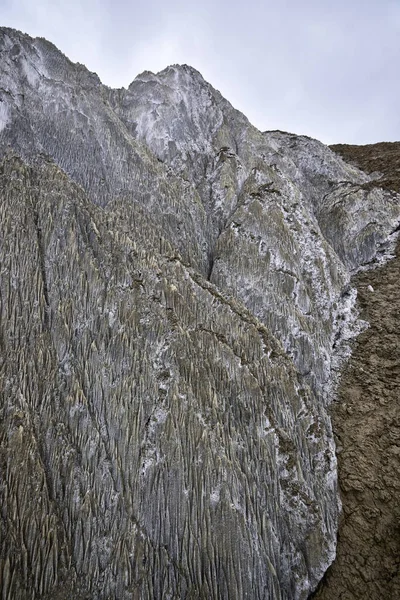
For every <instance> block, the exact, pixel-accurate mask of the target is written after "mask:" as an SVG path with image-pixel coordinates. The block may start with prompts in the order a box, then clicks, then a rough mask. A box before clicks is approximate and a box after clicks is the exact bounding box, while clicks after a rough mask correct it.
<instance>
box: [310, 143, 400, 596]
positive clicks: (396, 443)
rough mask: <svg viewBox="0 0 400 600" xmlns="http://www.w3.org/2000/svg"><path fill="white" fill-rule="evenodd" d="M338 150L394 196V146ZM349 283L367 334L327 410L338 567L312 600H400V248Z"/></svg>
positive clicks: (398, 154) (398, 149)
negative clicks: (336, 489)
mask: <svg viewBox="0 0 400 600" xmlns="http://www.w3.org/2000/svg"><path fill="white" fill-rule="evenodd" d="M337 148H338V147H337V146H336V147H333V149H334V150H336V151H337ZM340 148H341V149H342V148H345V150H346V151H343V155H344V157H345V158H346V159H347V160H349V159H351V162H353V163H354V164H358V166H361V167H363V168H364V170H365V171H376V170H380V171H381V172H385V178H386V181H389V180H392V181H395V182H397V183H396V185H393V187H392V189H393V188H394V189H396V190H397V189H398V190H399V191H400V186H399V187H398V188H397V187H396V186H397V184H399V183H400V177H397V171H398V169H399V166H400V143H396V144H376V145H374V146H364V147H351V146H347V147H343V146H342V147H340ZM352 148H353V151H352V150H351V149H352ZM354 148H355V150H354ZM385 156H386V158H385ZM385 160H386V165H384V162H385ZM349 161H350V160H349ZM377 165H379V169H378V168H375V167H376V166H377ZM383 167H384V168H383ZM391 169H392V170H391ZM353 284H354V285H356V287H357V289H358V302H359V308H360V310H361V315H362V318H364V319H365V320H366V321H368V322H369V323H370V327H369V328H368V329H367V330H366V331H365V332H364V333H363V334H361V335H360V336H359V337H358V339H357V340H356V342H355V343H354V348H353V355H352V357H351V359H350V361H349V363H348V365H347V367H346V369H345V370H344V373H343V375H342V379H341V384H340V391H339V398H338V400H337V401H335V402H334V404H333V407H332V422H333V428H334V432H335V436H336V443H337V455H338V473H339V485H340V490H341V497H342V503H343V513H342V518H341V523H340V526H339V534H338V546H337V557H336V560H335V562H334V563H333V565H332V566H331V568H330V569H329V570H328V572H327V574H326V576H325V578H324V580H323V581H322V583H321V585H320V587H319V589H318V590H317V592H316V593H315V594H314V595H313V598H318V599H319V600H358V599H360V600H361V599H362V600H399V599H400V244H399V245H398V248H397V256H396V258H395V259H394V260H392V261H390V262H389V263H387V264H386V265H385V266H384V267H381V268H379V269H376V270H373V271H368V272H365V273H362V274H360V275H358V276H357V278H356V279H355V281H354V282H353Z"/></svg>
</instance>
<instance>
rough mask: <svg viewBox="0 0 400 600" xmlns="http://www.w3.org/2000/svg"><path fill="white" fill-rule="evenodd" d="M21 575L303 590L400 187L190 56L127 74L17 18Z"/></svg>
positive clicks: (2, 460) (5, 262)
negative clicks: (342, 378)
mask: <svg viewBox="0 0 400 600" xmlns="http://www.w3.org/2000/svg"><path fill="white" fill-rule="evenodd" d="M0 53H1V60H0V100H1V102H0V151H1V155H2V156H3V162H2V165H1V179H0V194H1V203H0V222H1V232H2V235H1V247H0V255H1V279H0V294H1V296H0V300H1V302H0V310H1V321H0V323H1V330H0V344H1V356H2V367H1V379H0V381H1V389H2V395H1V398H2V404H1V409H0V410H1V420H0V423H1V425H0V468H1V470H2V477H1V481H2V484H1V486H0V498H1V506H2V507H3V508H2V511H3V512H2V515H3V518H2V521H1V526H0V527H1V529H0V581H1V582H2V583H1V586H2V594H3V597H4V598H6V599H8V598H18V599H19V598H21V599H25V598H28V597H29V598H52V599H56V600H57V599H61V598H70V597H75V598H77V600H81V599H82V600H83V599H84V598H96V599H97V598H98V599H106V598H117V599H121V600H124V599H128V598H138V599H139V598H140V599H149V600H150V599H153V598H207V599H208V598H215V599H217V598H221V599H222V598H226V599H227V598H229V599H238V600H239V599H242V598H259V599H265V598H270V599H276V600H278V599H279V600H284V599H287V600H289V599H290V600H292V599H303V598H307V596H308V594H309V593H310V591H312V590H313V589H314V588H315V587H316V585H317V583H318V581H319V580H320V578H321V577H322V575H323V573H324V572H325V570H326V568H327V567H328V566H329V564H330V563H331V562H332V560H333V558H334V555H335V545H336V531H337V520H338V512H339V508H340V506H339V505H340V502H339V498H338V492H337V477H336V457H335V453H334V443H333V439H332V430H331V423H330V419H329V415H328V412H327V405H328V404H329V402H330V400H331V399H332V394H333V387H332V385H333V381H334V380H335V377H336V374H337V369H338V367H339V366H340V360H341V359H342V358H343V356H345V355H346V354H347V353H348V348H347V345H346V343H347V340H348V338H349V337H351V335H354V334H355V332H357V331H358V330H359V329H360V328H361V327H362V323H360V322H358V321H357V314H356V313H355V311H354V308H353V305H354V300H355V293H354V291H352V290H351V289H350V288H349V281H350V275H351V273H353V272H354V271H356V270H357V269H360V268H363V267H364V266H366V265H368V264H370V263H372V262H373V261H374V260H377V259H378V258H377V257H379V256H382V257H385V256H386V255H388V254H390V245H388V240H389V238H390V235H391V234H392V232H394V230H395V229H396V228H397V226H398V223H399V221H400V204H399V197H398V196H397V195H395V194H391V193H390V192H383V191H381V190H377V189H371V188H370V187H369V186H368V183H369V181H370V179H369V177H368V176H367V175H365V174H364V173H362V172H361V171H358V170H357V169H356V168H354V167H350V166H349V165H346V164H345V163H344V162H343V161H342V160H341V159H340V158H338V157H337V156H336V155H335V154H333V153H332V152H331V151H330V150H329V149H328V148H326V147H325V146H323V145H322V144H320V143H319V142H317V141H315V140H311V139H308V138H304V137H298V136H293V135H290V134H284V133H281V132H266V133H261V132H259V131H258V130H257V129H255V128H254V127H253V126H252V125H251V124H250V123H249V122H248V120H247V119H246V118H245V117H244V116H243V115H241V114H240V113H239V112H238V111H236V110H235V109H234V108H233V107H232V106H231V105H230V104H229V102H227V101H226V100H225V99H224V98H222V96H221V95H220V94H219V92H217V91H216V90H214V89H213V88H212V87H211V86H210V85H209V84H208V83H206V82H205V81H204V79H203V78H202V76H201V75H200V74H199V73H198V72H197V71H195V70H194V69H192V68H191V67H187V66H178V65H174V66H172V67H168V68H167V69H166V70H164V71H162V72H161V73H159V74H157V75H154V74H152V73H150V72H145V73H142V74H141V75H139V76H138V77H137V78H136V79H135V80H134V81H133V83H132V84H131V85H130V86H129V89H128V90H125V89H121V90H110V89H109V88H107V87H105V86H103V85H102V84H101V82H100V81H99V79H98V77H97V76H96V75H95V74H93V73H89V72H88V71H87V70H86V69H85V67H83V66H82V65H74V64H72V63H71V62H70V61H69V60H68V59H67V58H66V57H64V56H63V55H62V54H61V53H60V52H59V51H58V50H57V49H56V48H55V47H54V46H53V45H52V44H50V43H49V42H47V41H45V40H43V39H38V38H36V39H32V38H30V37H29V36H27V35H24V34H21V33H19V32H16V31H13V30H10V29H6V28H3V29H1V30H0Z"/></svg>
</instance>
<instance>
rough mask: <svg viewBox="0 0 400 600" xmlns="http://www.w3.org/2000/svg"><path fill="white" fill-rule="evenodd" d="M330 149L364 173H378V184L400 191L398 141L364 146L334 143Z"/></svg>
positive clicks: (399, 152) (399, 147)
mask: <svg viewBox="0 0 400 600" xmlns="http://www.w3.org/2000/svg"><path fill="white" fill-rule="evenodd" d="M330 148H331V150H333V151H334V152H336V153H337V154H340V156H341V157H342V158H344V160H345V161H347V162H349V163H351V164H353V165H355V166H356V167H358V168H359V169H361V170H362V171H365V172H366V173H380V174H381V177H380V178H379V186H380V187H382V188H384V189H386V190H394V191H396V192H400V142H381V143H379V144H367V145H366V146H351V145H348V144H335V145H333V146H330Z"/></svg>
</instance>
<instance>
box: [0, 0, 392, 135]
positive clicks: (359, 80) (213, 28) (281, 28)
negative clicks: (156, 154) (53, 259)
mask: <svg viewBox="0 0 400 600" xmlns="http://www.w3.org/2000/svg"><path fill="white" fill-rule="evenodd" d="M0 24H1V25H7V26H9V27H15V28H16V29H20V30H22V31H24V32H26V33H29V34H30V35H32V36H43V37H46V38H47V39H48V40H50V41H52V42H53V43H54V44H55V45H56V46H57V47H58V48H59V49H60V50H62V52H64V54H66V55H67V56H68V57H69V58H70V59H71V60H73V61H75V62H76V61H78V62H81V63H84V64H85V65H86V66H87V67H88V68H89V69H90V70H91V71H95V72H96V73H97V74H98V75H99V77H100V78H101V80H102V81H103V83H106V84H107V85H109V86H112V87H122V86H125V87H127V86H128V85H129V83H130V82H131V81H132V79H134V77H135V76H136V75H137V74H138V73H140V72H142V71H144V70H150V71H153V72H158V71H160V70H162V69H163V68H165V67H166V66H167V65H169V64H174V63H186V64H190V65H192V66H193V67H195V68H196V69H198V70H199V71H200V72H201V73H202V74H203V76H204V77H205V79H207V80H208V81H209V82H210V83H211V84H212V85H213V86H214V87H215V88H217V89H219V90H220V92H221V93H222V94H223V95H224V96H225V97H226V98H227V99H228V100H229V101H230V102H231V103H232V104H233V105H234V106H235V107H236V108H238V109H239V110H241V111H242V112H244V113H245V114H246V116H247V117H248V118H249V119H250V121H251V122H252V123H253V124H254V125H256V126H257V127H258V128H259V129H261V130H267V129H282V130H285V131H292V132H294V133H301V134H306V135H310V136H313V137H316V138H317V139H320V140H321V141H323V142H325V143H327V144H330V143H336V142H346V143H355V144H357V143H358V144H364V143H371V142H377V141H394V140H399V139H400V110H399V95H400V77H399V65H400V0H335V1H333V0H330V1H327V0H303V1H301V0H297V1H296V0H264V1H261V0H248V1H247V2H245V1H244V0H243V1H242V2H238V1H237V0H230V1H228V0H214V1H213V0H202V1H200V2H191V1H190V0H186V1H185V0H167V1H163V0H131V1H128V0H70V1H69V2H68V1H67V2H66V1H65V0H63V1H60V0H0Z"/></svg>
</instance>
